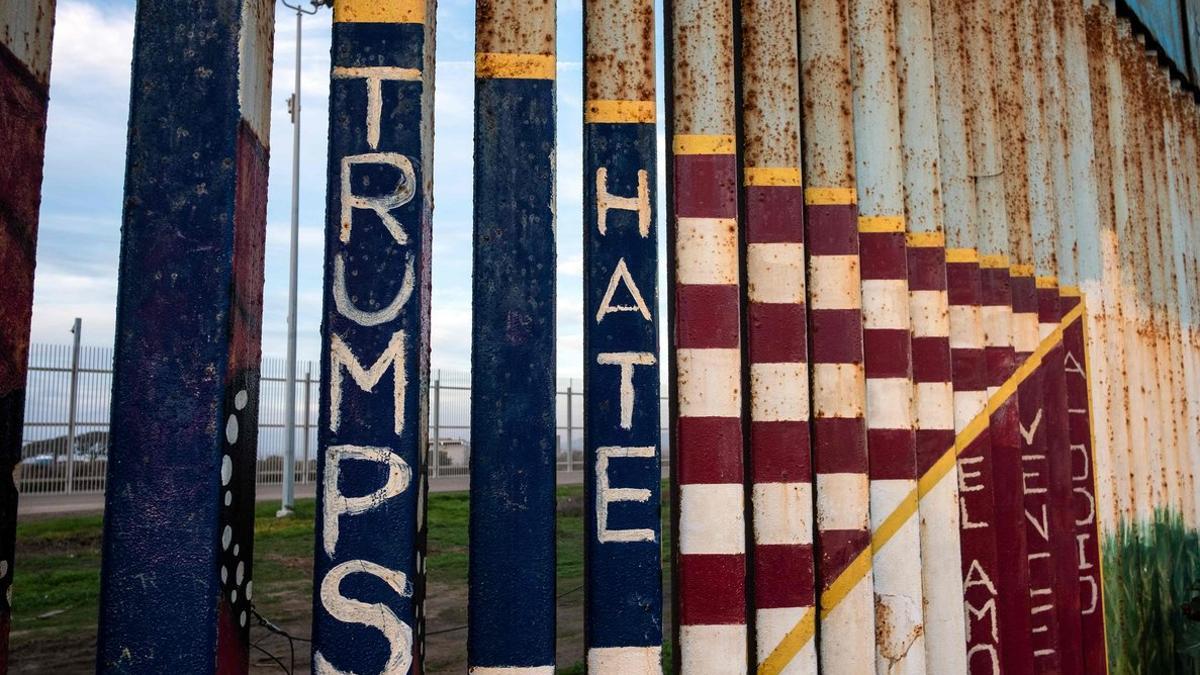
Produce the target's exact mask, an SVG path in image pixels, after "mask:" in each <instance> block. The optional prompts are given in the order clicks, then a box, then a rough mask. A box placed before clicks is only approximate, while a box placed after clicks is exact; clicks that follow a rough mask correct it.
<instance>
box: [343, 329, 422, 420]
mask: <svg viewBox="0 0 1200 675" xmlns="http://www.w3.org/2000/svg"><path fill="white" fill-rule="evenodd" d="M342 366H345V367H346V372H348V373H350V377H351V378H353V380H354V383H355V384H357V385H358V388H359V389H362V390H363V391H367V392H369V391H371V390H372V389H374V388H375V385H376V384H379V381H380V380H381V379H383V374H384V373H386V372H387V369H388V367H389V366H391V367H392V381H393V388H394V389H395V391H393V392H392V398H393V402H392V406H393V411H392V419H393V424H392V426H393V429H394V430H395V432H396V435H397V436H399V435H400V433H401V432H402V431H404V387H405V386H407V384H408V378H407V377H406V376H405V374H404V331H402V330H399V331H396V332H395V333H393V334H392V339H391V341H390V342H388V346H387V349H385V350H383V353H382V354H380V355H379V358H378V359H377V360H376V361H375V363H373V364H371V368H370V369H364V368H363V366H362V364H361V363H359V361H358V358H357V357H355V356H354V352H352V351H350V347H349V346H347V345H346V343H345V342H343V341H342V339H341V338H340V337H338V336H337V335H330V339H329V429H330V431H337V430H338V426H339V425H340V424H341V421H342Z"/></svg>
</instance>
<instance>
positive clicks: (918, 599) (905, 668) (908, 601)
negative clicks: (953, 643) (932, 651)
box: [871, 481, 926, 675]
mask: <svg viewBox="0 0 1200 675" xmlns="http://www.w3.org/2000/svg"><path fill="white" fill-rule="evenodd" d="M885 482H892V481H885ZM896 482H900V483H905V485H904V487H903V488H902V489H904V491H905V494H909V491H910V490H911V486H912V483H911V482H908V481H896ZM871 496H872V497H871V498H872V500H874V498H875V486H874V484H872V486H871ZM875 510H876V509H875V503H874V501H872V503H871V512H872V513H874V512H875ZM886 514H887V511H884V515H883V516H881V520H882V518H883V517H885V516H886ZM920 560H921V539H920V528H919V526H918V523H917V519H916V518H909V519H908V520H907V521H905V522H904V524H902V525H901V526H900V528H899V529H898V530H897V531H896V533H895V534H894V535H893V536H892V538H891V539H889V540H888V542H887V544H886V545H885V546H884V547H883V548H882V549H881V550H879V551H876V552H875V556H874V560H873V563H874V572H875V588H874V595H875V621H876V623H877V626H876V637H877V640H876V643H875V672H876V673H889V674H891V673H896V674H904V675H925V673H926V663H925V627H924V623H925V619H924V615H923V614H924V604H925V603H924V597H923V592H922V591H923V589H922V587H921V565H920V563H919V561H920Z"/></svg>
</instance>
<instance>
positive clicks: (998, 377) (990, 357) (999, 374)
mask: <svg viewBox="0 0 1200 675" xmlns="http://www.w3.org/2000/svg"><path fill="white" fill-rule="evenodd" d="M983 352H984V360H985V361H986V362H987V371H988V377H987V381H988V386H989V387H999V386H1000V385H1002V384H1004V381H1005V380H1007V379H1008V376H1009V375H1012V373H1013V371H1014V370H1016V369H1017V352H1016V351H1015V350H1013V348H1012V347H985V348H984V350H983Z"/></svg>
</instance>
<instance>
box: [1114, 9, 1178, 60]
mask: <svg viewBox="0 0 1200 675" xmlns="http://www.w3.org/2000/svg"><path fill="white" fill-rule="evenodd" d="M1191 1H1192V2H1193V3H1194V2H1195V0H1191ZM1121 4H1123V5H1125V7H1127V8H1128V9H1129V11H1131V12H1133V15H1134V16H1136V17H1137V19H1138V21H1141V22H1142V25H1143V26H1145V27H1146V30H1148V31H1150V36H1151V37H1152V38H1154V41H1155V42H1157V43H1158V46H1159V48H1161V49H1162V50H1163V52H1164V53H1165V54H1166V56H1167V58H1168V59H1170V60H1171V62H1172V63H1174V64H1175V67H1176V68H1178V69H1179V70H1180V71H1181V72H1185V73H1186V72H1188V63H1187V59H1186V58H1185V54H1186V47H1185V46H1184V45H1185V42H1184V40H1185V39H1186V36H1185V35H1184V28H1183V15H1182V12H1181V11H1180V7H1179V2H1177V1H1176V0H1122V2H1121Z"/></svg>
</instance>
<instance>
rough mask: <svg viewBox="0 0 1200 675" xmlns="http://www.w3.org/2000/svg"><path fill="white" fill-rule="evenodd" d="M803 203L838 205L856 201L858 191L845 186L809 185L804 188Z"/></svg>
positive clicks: (810, 204)
mask: <svg viewBox="0 0 1200 675" xmlns="http://www.w3.org/2000/svg"><path fill="white" fill-rule="evenodd" d="M804 203H805V204H808V205H809V206H839V205H846V204H857V203H858V192H857V191H856V190H855V189H854V188H846V187H810V188H805V190H804Z"/></svg>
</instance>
